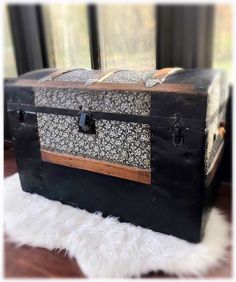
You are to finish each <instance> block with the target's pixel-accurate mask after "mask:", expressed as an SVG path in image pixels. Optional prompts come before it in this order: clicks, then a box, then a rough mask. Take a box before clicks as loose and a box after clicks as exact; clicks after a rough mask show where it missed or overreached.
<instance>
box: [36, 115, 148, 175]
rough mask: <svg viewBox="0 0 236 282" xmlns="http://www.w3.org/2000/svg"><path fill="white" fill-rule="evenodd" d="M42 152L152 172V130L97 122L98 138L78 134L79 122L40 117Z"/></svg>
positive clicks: (116, 122)
mask: <svg viewBox="0 0 236 282" xmlns="http://www.w3.org/2000/svg"><path fill="white" fill-rule="evenodd" d="M37 120H38V130H39V137H40V144H41V148H42V149H45V150H48V151H52V152H58V153H62V154H63V153H64V154H69V155H74V156H83V157H87V158H92V159H97V160H103V161H109V162H114V163H119V164H123V165H128V166H133V167H138V168H143V169H150V166H151V165H150V160H151V141H150V135H151V134H150V126H149V125H146V124H138V123H127V122H120V121H107V120H96V121H95V124H96V134H84V133H80V132H79V130H78V119H77V118H76V117H70V116H58V115H53V114H43V113H38V114H37Z"/></svg>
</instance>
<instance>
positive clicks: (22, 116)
mask: <svg viewBox="0 0 236 282" xmlns="http://www.w3.org/2000/svg"><path fill="white" fill-rule="evenodd" d="M16 112H17V114H18V119H19V121H20V122H24V120H25V111H24V110H23V109H22V108H21V103H20V101H19V102H18V108H17V111H16Z"/></svg>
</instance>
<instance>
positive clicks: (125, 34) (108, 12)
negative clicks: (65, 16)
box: [98, 5, 156, 69]
mask: <svg viewBox="0 0 236 282" xmlns="http://www.w3.org/2000/svg"><path fill="white" fill-rule="evenodd" d="M98 12H99V13H98V16H99V17H98V18H99V31H100V43H101V61H102V68H104V69H110V68H123V69H125V68H126V69H148V68H155V66H156V60H155V9H154V6H153V5H101V6H99V7H98Z"/></svg>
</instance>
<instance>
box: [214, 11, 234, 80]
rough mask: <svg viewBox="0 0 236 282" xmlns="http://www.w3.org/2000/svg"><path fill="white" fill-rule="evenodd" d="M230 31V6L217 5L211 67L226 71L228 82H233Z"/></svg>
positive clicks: (231, 37) (231, 35)
mask: <svg viewBox="0 0 236 282" xmlns="http://www.w3.org/2000/svg"><path fill="white" fill-rule="evenodd" d="M232 31H233V29H232V6H231V5H217V6H216V9H215V28H214V57H213V58H214V59H213V67H214V68H217V69H224V70H226V71H227V73H228V79H229V81H232V80H233V77H232V64H233V62H232V61H233V59H232V51H233V45H232V43H233V41H232V40H233V34H232Z"/></svg>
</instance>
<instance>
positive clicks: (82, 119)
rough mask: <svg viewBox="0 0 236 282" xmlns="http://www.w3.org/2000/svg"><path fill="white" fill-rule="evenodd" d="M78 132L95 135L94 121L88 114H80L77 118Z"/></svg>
mask: <svg viewBox="0 0 236 282" xmlns="http://www.w3.org/2000/svg"><path fill="white" fill-rule="evenodd" d="M79 132H82V133H85V134H95V133H96V131H95V120H94V119H93V118H92V115H91V114H89V113H81V114H80V116H79Z"/></svg>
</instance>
